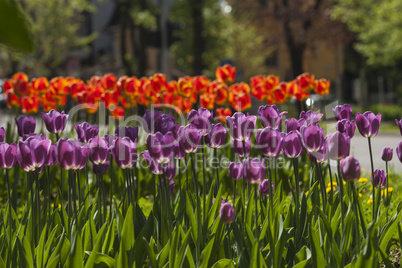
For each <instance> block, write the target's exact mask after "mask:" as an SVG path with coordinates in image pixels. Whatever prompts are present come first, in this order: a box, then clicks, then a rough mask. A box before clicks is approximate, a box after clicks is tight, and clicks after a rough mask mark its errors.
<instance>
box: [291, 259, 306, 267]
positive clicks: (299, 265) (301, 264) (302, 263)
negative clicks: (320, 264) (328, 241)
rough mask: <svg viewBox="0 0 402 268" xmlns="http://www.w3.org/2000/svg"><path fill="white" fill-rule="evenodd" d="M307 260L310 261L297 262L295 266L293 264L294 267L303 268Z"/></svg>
mask: <svg viewBox="0 0 402 268" xmlns="http://www.w3.org/2000/svg"><path fill="white" fill-rule="evenodd" d="M307 262H308V260H304V261H301V262H299V263H297V264H296V265H295V266H293V268H303V267H305V266H306V264H307Z"/></svg>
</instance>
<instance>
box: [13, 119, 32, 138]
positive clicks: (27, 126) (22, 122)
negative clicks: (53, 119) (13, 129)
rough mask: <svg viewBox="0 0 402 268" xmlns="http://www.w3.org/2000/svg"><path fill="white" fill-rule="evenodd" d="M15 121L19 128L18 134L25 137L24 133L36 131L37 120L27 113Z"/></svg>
mask: <svg viewBox="0 0 402 268" xmlns="http://www.w3.org/2000/svg"><path fill="white" fill-rule="evenodd" d="M15 123H16V124H17V128H18V135H19V136H20V137H23V136H24V135H27V134H31V133H34V131H35V127H36V122H35V118H33V117H32V116H31V117H28V116H25V115H21V116H20V117H18V118H16V119H15Z"/></svg>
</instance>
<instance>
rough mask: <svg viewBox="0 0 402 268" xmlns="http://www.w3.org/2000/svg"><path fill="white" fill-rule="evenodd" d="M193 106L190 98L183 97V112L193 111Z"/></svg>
mask: <svg viewBox="0 0 402 268" xmlns="http://www.w3.org/2000/svg"><path fill="white" fill-rule="evenodd" d="M192 106H193V104H192V103H191V102H190V100H189V99H186V98H183V109H182V111H183V113H185V114H187V113H189V112H190V111H191V107H192Z"/></svg>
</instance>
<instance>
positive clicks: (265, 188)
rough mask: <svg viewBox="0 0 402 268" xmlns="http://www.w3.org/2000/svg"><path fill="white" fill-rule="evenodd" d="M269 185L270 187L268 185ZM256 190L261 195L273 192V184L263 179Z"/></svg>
mask: <svg viewBox="0 0 402 268" xmlns="http://www.w3.org/2000/svg"><path fill="white" fill-rule="evenodd" d="M270 186H271V189H269V187H270ZM258 190H259V192H260V193H261V194H262V195H265V196H268V195H269V192H271V193H273V190H274V184H273V183H272V182H270V181H269V180H263V181H262V182H261V183H260V185H259V186H258Z"/></svg>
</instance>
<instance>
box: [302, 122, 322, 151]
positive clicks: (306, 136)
mask: <svg viewBox="0 0 402 268" xmlns="http://www.w3.org/2000/svg"><path fill="white" fill-rule="evenodd" d="M300 132H301V141H302V144H303V147H304V148H305V149H306V150H307V152H310V153H311V152H316V151H318V150H319V149H320V148H321V145H322V142H323V140H324V129H323V128H320V127H319V126H318V125H315V124H310V125H308V126H302V127H301V128H300Z"/></svg>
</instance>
